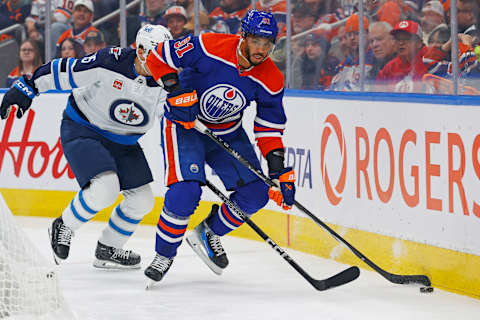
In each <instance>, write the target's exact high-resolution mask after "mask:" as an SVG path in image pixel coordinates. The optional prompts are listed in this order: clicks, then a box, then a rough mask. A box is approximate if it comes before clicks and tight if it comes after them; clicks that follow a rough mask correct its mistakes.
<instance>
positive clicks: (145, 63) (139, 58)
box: [137, 53, 150, 74]
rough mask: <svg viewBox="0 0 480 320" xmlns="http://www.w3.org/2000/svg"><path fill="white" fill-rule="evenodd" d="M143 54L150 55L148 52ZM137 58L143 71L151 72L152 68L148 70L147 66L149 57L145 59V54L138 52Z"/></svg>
mask: <svg viewBox="0 0 480 320" xmlns="http://www.w3.org/2000/svg"><path fill="white" fill-rule="evenodd" d="M143 55H144V56H148V53H147V54H145V53H144V54H143ZM137 58H138V62H139V63H140V66H141V67H142V69H143V71H145V73H146V74H150V70H148V68H147V58H145V60H142V58H143V56H140V55H139V54H138V53H137Z"/></svg>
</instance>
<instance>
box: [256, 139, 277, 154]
mask: <svg viewBox="0 0 480 320" xmlns="http://www.w3.org/2000/svg"><path fill="white" fill-rule="evenodd" d="M256 140H257V146H258V148H259V149H260V151H261V152H262V155H263V156H264V157H265V156H266V155H267V153H269V152H270V151H272V150H275V149H283V142H282V138H280V137H262V138H257V139H256Z"/></svg>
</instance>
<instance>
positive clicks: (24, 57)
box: [5, 39, 42, 88]
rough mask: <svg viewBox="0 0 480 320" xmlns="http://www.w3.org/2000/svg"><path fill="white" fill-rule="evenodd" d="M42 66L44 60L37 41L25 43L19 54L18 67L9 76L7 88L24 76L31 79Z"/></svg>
mask: <svg viewBox="0 0 480 320" xmlns="http://www.w3.org/2000/svg"><path fill="white" fill-rule="evenodd" d="M41 64H42V58H41V55H40V50H39V48H38V46H37V43H36V41H34V40H32V39H27V40H25V41H23V42H22V44H21V45H20V49H19V53H18V66H17V67H15V69H13V70H12V71H11V72H10V74H9V75H8V77H7V81H6V83H5V87H7V88H8V87H11V86H12V84H13V83H14V82H15V81H16V80H17V79H18V78H20V77H21V76H22V75H27V76H28V77H29V78H30V77H31V76H32V75H33V72H34V71H35V69H37V68H38V67H39V66H40V65H41Z"/></svg>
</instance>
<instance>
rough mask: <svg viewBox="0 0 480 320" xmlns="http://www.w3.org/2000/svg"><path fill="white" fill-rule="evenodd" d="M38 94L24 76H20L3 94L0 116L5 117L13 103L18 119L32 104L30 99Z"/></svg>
mask: <svg viewBox="0 0 480 320" xmlns="http://www.w3.org/2000/svg"><path fill="white" fill-rule="evenodd" d="M37 94H38V91H37V90H36V89H35V88H34V85H33V84H29V83H28V79H27V78H25V76H22V77H20V78H19V79H18V80H17V81H15V83H14V84H13V86H12V87H11V88H10V89H9V90H8V91H7V93H5V95H4V96H3V100H2V104H1V105H0V118H2V119H3V120H4V119H7V118H8V115H9V114H10V110H11V108H12V106H13V105H17V106H18V109H17V118H18V119H20V118H21V117H22V116H23V114H24V113H25V112H26V111H27V110H28V109H29V108H30V106H31V105H32V99H33V98H34V97H35V96H36V95H37Z"/></svg>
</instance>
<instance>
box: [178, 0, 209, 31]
mask: <svg viewBox="0 0 480 320" xmlns="http://www.w3.org/2000/svg"><path fill="white" fill-rule="evenodd" d="M175 4H176V5H178V6H181V7H183V8H184V9H185V12H186V13H187V24H186V25H185V29H187V30H188V32H189V33H192V34H193V33H194V32H195V17H194V13H195V12H194V9H195V8H194V7H195V6H194V0H175ZM199 5H200V8H199V18H200V21H199V27H200V32H202V31H205V30H207V29H209V28H210V18H209V17H208V12H207V10H206V9H205V7H204V6H203V4H202V2H201V1H199ZM212 20H213V19H212Z"/></svg>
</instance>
